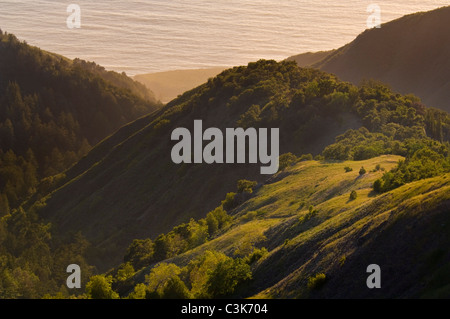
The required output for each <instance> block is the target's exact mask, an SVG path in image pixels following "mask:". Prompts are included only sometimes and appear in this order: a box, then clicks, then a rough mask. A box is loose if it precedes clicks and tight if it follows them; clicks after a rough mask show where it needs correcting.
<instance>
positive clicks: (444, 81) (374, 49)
mask: <svg viewBox="0 0 450 319" xmlns="http://www.w3.org/2000/svg"><path fill="white" fill-rule="evenodd" d="M449 19H450V7H443V8H440V9H436V10H433V11H429V12H420V13H415V14H411V15H407V16H404V17H402V18H399V19H397V20H394V21H390V22H387V23H383V24H382V26H381V28H379V29H377V28H374V29H370V30H366V31H364V32H363V33H362V34H360V35H359V36H358V37H357V38H356V39H355V40H354V41H352V42H351V43H349V44H347V45H345V46H343V47H341V48H339V49H337V50H334V51H331V52H330V53H329V54H327V55H326V56H325V57H324V56H323V55H324V54H323V52H322V53H317V54H310V55H311V57H314V59H313V60H312V61H314V60H316V61H315V62H313V63H312V64H310V65H311V66H312V67H315V68H319V69H321V70H323V71H326V72H330V73H333V74H336V75H337V76H338V77H339V78H340V79H342V80H344V81H351V82H352V83H354V84H359V83H360V82H361V81H362V80H365V79H367V80H368V79H376V80H379V81H381V82H383V83H387V84H389V85H390V86H391V87H392V88H393V89H394V90H395V91H398V92H400V93H402V94H409V93H412V94H415V95H417V96H418V97H420V98H421V99H422V101H423V103H425V104H426V105H429V106H433V107H437V108H440V109H443V110H446V111H450V103H449V101H450V76H449V74H450V72H449V70H450V64H449V63H450V62H449V56H450V26H449V24H448V21H449ZM311 57H310V59H311ZM304 58H305V55H299V56H296V57H291V58H290V59H293V60H298V61H299V62H300V65H304V63H305V62H304Z"/></svg>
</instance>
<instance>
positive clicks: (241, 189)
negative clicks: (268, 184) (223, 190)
mask: <svg viewBox="0 0 450 319" xmlns="http://www.w3.org/2000/svg"><path fill="white" fill-rule="evenodd" d="M257 184H258V183H257V182H254V181H248V180H246V179H241V180H239V181H238V182H237V189H238V193H250V194H251V193H253V187H255V186H256V185H257Z"/></svg>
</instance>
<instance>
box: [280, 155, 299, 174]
mask: <svg viewBox="0 0 450 319" xmlns="http://www.w3.org/2000/svg"><path fill="white" fill-rule="evenodd" d="M278 161H279V170H280V171H281V170H283V169H285V168H286V167H289V166H291V165H292V164H294V163H295V162H297V161H298V158H297V156H295V155H294V154H292V153H286V154H283V155H280V157H279V160H278Z"/></svg>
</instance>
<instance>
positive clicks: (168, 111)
mask: <svg viewBox="0 0 450 319" xmlns="http://www.w3.org/2000/svg"><path fill="white" fill-rule="evenodd" d="M430 112H431V111H429V110H427V109H426V108H425V106H423V105H421V104H420V103H418V102H417V101H416V98H415V97H412V96H401V95H398V94H396V93H393V92H391V91H389V90H388V89H387V88H385V87H383V86H380V85H373V86H372V85H371V84H369V85H367V86H364V87H356V86H353V85H351V84H349V83H345V82H340V81H338V80H337V79H336V78H335V77H334V76H332V75H329V74H327V73H324V72H321V71H318V70H313V69H301V68H298V67H297V66H296V64H295V63H294V62H289V61H284V62H282V63H277V62H275V61H264V60H261V61H258V62H255V63H250V64H249V65H248V66H246V67H236V68H233V69H229V70H226V71H224V72H222V73H221V74H220V75H218V76H217V77H215V78H214V79H210V80H209V81H208V82H207V83H205V84H204V85H202V86H200V87H197V88H196V89H193V90H191V91H189V92H186V93H185V94H183V95H182V96H180V97H179V98H177V99H175V100H173V101H172V102H170V103H169V104H168V105H166V106H165V107H163V108H162V109H160V110H158V111H157V112H155V113H153V114H151V115H148V116H146V117H143V118H141V119H139V120H138V121H137V122H135V123H132V124H130V125H128V126H125V127H123V128H122V129H121V130H119V131H118V132H117V133H116V134H114V135H112V136H111V137H110V138H108V139H105V140H104V141H102V143H100V144H99V145H97V146H96V147H95V148H94V149H93V151H92V152H91V153H90V154H88V155H87V156H86V157H85V158H83V159H82V160H81V161H80V162H79V163H78V164H77V165H75V166H74V167H72V168H71V169H70V170H68V171H67V172H66V177H65V179H64V180H63V181H61V184H60V185H63V186H62V187H60V188H58V189H57V190H55V191H54V192H52V193H51V194H49V195H48V196H46V197H45V198H44V199H43V201H42V202H43V203H39V204H38V206H39V207H41V209H40V214H41V216H42V217H44V218H45V219H46V220H49V221H51V222H52V223H54V224H55V226H56V228H57V229H58V230H59V231H60V232H61V233H62V234H68V236H70V234H71V233H72V232H77V231H81V232H82V233H83V234H84V235H85V236H86V237H87V238H88V239H89V241H91V242H92V243H93V246H94V247H95V249H97V251H96V253H95V254H94V256H93V260H92V262H93V263H94V264H95V265H97V266H99V267H101V269H104V268H109V267H111V266H113V265H115V264H117V263H119V262H120V260H121V257H122V256H123V255H124V252H125V249H126V247H128V245H129V244H130V243H131V241H132V240H133V239H136V238H146V237H151V238H155V237H156V236H158V235H159V234H160V233H165V232H167V231H169V230H170V229H172V227H174V226H175V225H178V224H180V223H184V222H188V221H189V219H190V218H196V219H199V218H202V217H205V215H206V214H207V213H208V212H209V211H211V210H212V209H214V208H215V207H217V205H218V203H220V201H221V200H222V199H223V196H224V194H226V193H228V192H231V191H233V190H235V187H236V182H237V181H238V180H241V179H249V180H256V181H257V182H259V183H263V182H265V181H266V179H267V178H269V176H266V175H261V174H260V171H259V168H260V165H245V164H239V165H235V164H216V165H208V164H196V165H176V164H174V163H173V162H172V160H171V158H170V154H171V148H172V146H173V145H174V144H175V142H172V141H171V138H170V136H171V133H172V131H173V129H175V128H177V127H185V128H188V129H189V130H191V131H192V129H193V128H192V127H193V122H194V120H196V119H202V120H203V128H204V129H206V128H208V127H217V128H219V129H221V130H222V131H223V130H224V129H225V128H233V127H244V128H247V127H255V128H260V127H266V128H271V127H278V128H279V129H280V154H283V153H287V152H292V153H294V154H296V155H301V154H307V153H312V154H314V155H317V154H319V153H321V152H322V151H323V149H324V148H325V147H326V146H327V145H329V144H331V143H333V142H334V141H335V137H336V136H338V135H340V134H342V133H344V132H345V131H347V130H349V129H357V128H359V127H361V126H365V127H367V128H369V130H367V129H364V130H362V131H358V132H359V133H358V132H356V131H353V133H351V134H350V135H352V136H353V135H355V134H356V136H358V137H354V141H353V142H355V141H359V142H357V143H362V144H361V145H359V146H354V147H355V150H358V155H357V156H358V157H360V158H367V156H369V157H372V156H374V155H373V154H374V152H375V154H378V155H380V154H384V153H385V152H386V153H388V154H389V153H392V152H396V154H402V147H401V143H402V140H403V139H405V138H406V137H413V138H425V135H426V134H428V136H431V137H433V136H435V135H436V136H437V137H438V138H443V139H445V140H447V139H448V136H449V127H450V125H449V124H448V122H449V120H448V117H447V116H446V114H444V113H443V114H440V113H439V114H437V115H436V114H434V113H433V114H431V113H430ZM429 127H430V129H429ZM437 128H439V129H437ZM369 131H371V132H372V131H373V132H379V133H377V134H379V135H378V136H376V135H373V136H372V135H371V134H372V133H370V132H369ZM364 132H365V133H364ZM381 132H383V134H387V135H385V136H384V137H383V135H382V134H381ZM380 134H381V135H380ZM370 136H372V137H370ZM371 139H379V140H380V142H381V144H380V145H381V146H380V145H379V146H377V147H378V148H377V149H376V148H371V147H372V145H369V143H375V142H374V141H373V140H371ZM364 140H367V142H366V143H364V142H362V141H364ZM383 140H385V141H386V142H382V141H383ZM369 141H372V142H369ZM204 145H206V143H204ZM377 145H378V144H377ZM366 146H367V147H368V148H367V147H366ZM380 147H381V151H380ZM347 148H348V149H349V150H350V149H351V147H348V146H342V145H337V147H335V148H334V149H333V151H332V152H335V153H345V152H346V149H347ZM332 152H330V153H332ZM347 153H348V152H347ZM347 153H346V154H347ZM349 154H350V153H349ZM349 154H347V155H345V156H351V155H349ZM339 156H342V154H341V155H339ZM355 156H356V155H355ZM335 158H336V157H335ZM30 204H32V202H31V201H30Z"/></svg>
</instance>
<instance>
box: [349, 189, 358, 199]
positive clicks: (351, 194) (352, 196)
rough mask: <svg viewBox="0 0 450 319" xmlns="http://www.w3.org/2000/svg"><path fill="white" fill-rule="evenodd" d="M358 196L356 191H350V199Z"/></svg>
mask: <svg viewBox="0 0 450 319" xmlns="http://www.w3.org/2000/svg"><path fill="white" fill-rule="evenodd" d="M357 197H358V194H357V193H356V191H352V192H351V193H350V200H355V199H356V198H357Z"/></svg>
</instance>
